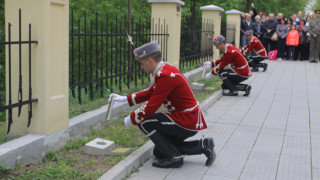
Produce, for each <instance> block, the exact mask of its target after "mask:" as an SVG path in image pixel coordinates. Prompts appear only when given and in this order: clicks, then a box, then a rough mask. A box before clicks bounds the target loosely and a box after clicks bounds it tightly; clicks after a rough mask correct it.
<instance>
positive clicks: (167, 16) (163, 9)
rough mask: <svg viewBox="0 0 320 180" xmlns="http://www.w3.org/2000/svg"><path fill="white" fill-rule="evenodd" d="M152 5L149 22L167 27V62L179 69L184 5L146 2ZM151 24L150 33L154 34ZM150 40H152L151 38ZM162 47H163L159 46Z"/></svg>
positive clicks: (168, 1) (166, 0)
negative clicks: (182, 8)
mask: <svg viewBox="0 0 320 180" xmlns="http://www.w3.org/2000/svg"><path fill="white" fill-rule="evenodd" d="M148 2H149V3H152V9H151V20H152V21H153V22H155V23H156V22H158V21H159V20H160V24H163V22H164V21H165V24H166V25H167V26H168V31H167V32H166V33H168V34H169V36H168V38H167V42H166V43H167V45H164V46H166V48H165V49H166V50H167V52H166V55H167V62H169V63H171V64H173V65H174V66H175V67H176V68H179V59H180V38H181V37H180V36H181V6H183V5H184V2H183V1H180V0H148ZM152 24H153V23H151V32H152V33H155V32H156V31H157V29H156V28H155V26H153V25H152ZM151 39H154V38H153V37H152V36H151ZM159 43H161V42H159ZM161 46H163V45H161Z"/></svg>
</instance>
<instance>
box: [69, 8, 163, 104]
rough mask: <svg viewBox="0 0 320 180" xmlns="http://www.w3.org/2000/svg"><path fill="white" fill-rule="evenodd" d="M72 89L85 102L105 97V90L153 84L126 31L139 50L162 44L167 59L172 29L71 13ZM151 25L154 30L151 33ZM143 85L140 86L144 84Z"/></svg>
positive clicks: (139, 22)
mask: <svg viewBox="0 0 320 180" xmlns="http://www.w3.org/2000/svg"><path fill="white" fill-rule="evenodd" d="M70 18H71V19H70V23H71V24H70V25H71V27H70V35H69V37H70V81H69V82H70V89H71V92H72V96H73V97H74V98H75V97H77V98H78V101H79V103H80V104H81V102H82V96H84V95H86V94H88V95H89V96H90V99H91V100H93V99H94V98H95V97H104V94H105V91H111V92H113V91H114V89H115V88H117V89H118V90H119V91H122V89H123V87H126V88H128V89H129V88H130V86H132V85H133V83H134V86H137V85H138V80H139V81H141V82H140V83H141V84H145V83H147V82H145V81H150V78H149V75H147V74H146V73H144V72H143V71H142V70H141V69H140V66H139V64H138V63H137V61H136V60H135V59H134V55H133V53H132V50H131V48H130V45H129V42H128V41H127V34H126V31H127V32H128V34H129V35H130V36H132V38H133V43H134V45H135V46H136V47H138V46H141V45H143V44H145V43H147V42H149V41H150V40H152V39H156V40H158V42H159V44H160V45H161V48H162V52H163V56H164V60H166V48H167V45H166V43H167V36H168V33H167V32H168V27H167V25H166V24H165V21H164V22H160V20H159V21H157V22H155V20H152V21H150V19H142V18H138V19H135V18H133V17H132V18H130V21H129V19H128V18H127V17H118V16H115V17H111V16H109V15H108V14H107V13H106V14H98V13H95V14H93V15H92V14H90V15H88V14H87V13H86V12H74V11H71V15H70ZM151 26H152V27H153V29H154V30H153V31H151ZM140 83H139V84H140Z"/></svg>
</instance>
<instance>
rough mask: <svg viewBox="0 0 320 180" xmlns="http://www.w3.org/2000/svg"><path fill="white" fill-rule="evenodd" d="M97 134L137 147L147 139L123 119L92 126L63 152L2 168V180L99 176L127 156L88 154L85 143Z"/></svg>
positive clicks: (49, 153)
mask: <svg viewBox="0 0 320 180" xmlns="http://www.w3.org/2000/svg"><path fill="white" fill-rule="evenodd" d="M97 137H99V138H103V139H109V140H112V141H114V142H115V143H116V144H117V147H130V148H133V149H134V150H135V149H137V148H139V147H140V146H142V145H143V144H145V143H146V142H147V140H148V138H147V137H146V136H144V135H143V133H142V132H141V131H140V130H139V129H138V128H129V129H126V127H125V126H124V125H123V122H122V118H121V119H119V120H117V121H110V122H108V123H107V124H106V126H104V127H102V128H100V129H92V132H91V133H90V134H89V135H88V136H87V137H84V138H80V139H78V140H75V141H68V142H67V143H66V145H65V147H64V148H62V149H61V150H60V151H57V152H47V153H46V155H45V157H44V160H43V162H42V163H39V164H33V165H28V166H21V167H17V168H15V169H9V168H4V170H0V179H2V178H3V179H98V178H99V177H100V176H102V174H104V173H105V172H106V171H108V170H109V169H110V168H111V167H113V166H114V165H116V164H117V163H118V162H120V161H121V160H123V159H124V158H125V157H126V156H93V155H87V154H85V153H84V152H83V149H82V148H83V145H84V144H86V143H87V142H89V141H91V140H93V139H95V138H97Z"/></svg>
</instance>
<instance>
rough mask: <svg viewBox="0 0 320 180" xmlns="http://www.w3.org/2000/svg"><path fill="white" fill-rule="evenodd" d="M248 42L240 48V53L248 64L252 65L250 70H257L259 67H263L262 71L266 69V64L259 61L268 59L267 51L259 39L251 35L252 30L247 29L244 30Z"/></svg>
mask: <svg viewBox="0 0 320 180" xmlns="http://www.w3.org/2000/svg"><path fill="white" fill-rule="evenodd" d="M245 35H246V36H247V40H248V41H249V44H247V45H246V46H245V47H243V48H242V49H241V53H242V54H243V55H244V56H245V57H246V59H247V61H248V63H249V66H250V67H253V69H252V70H251V71H252V72H257V71H259V67H261V68H263V72H265V71H266V70H267V67H268V64H267V63H261V61H263V60H265V59H268V57H267V51H266V49H265V48H264V47H263V45H262V43H261V42H260V40H259V39H258V38H257V37H255V36H253V31H252V30H249V31H246V32H245Z"/></svg>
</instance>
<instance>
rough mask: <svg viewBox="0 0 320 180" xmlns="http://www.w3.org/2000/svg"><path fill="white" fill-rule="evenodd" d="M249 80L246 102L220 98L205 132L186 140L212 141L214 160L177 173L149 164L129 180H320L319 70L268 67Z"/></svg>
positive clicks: (194, 160)
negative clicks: (213, 143) (203, 136)
mask: <svg viewBox="0 0 320 180" xmlns="http://www.w3.org/2000/svg"><path fill="white" fill-rule="evenodd" d="M268 63H269V68H268V70H267V71H266V72H256V73H254V74H253V77H252V78H250V80H248V82H250V84H251V85H252V87H253V88H252V91H251V94H250V96H249V97H243V96H242V95H241V96H238V97H222V98H220V99H219V100H218V101H217V102H216V103H215V104H213V105H212V107H210V108H209V109H208V110H207V111H206V112H204V114H205V118H206V121H207V123H208V125H209V128H208V129H207V130H205V131H202V132H200V133H198V134H197V135H196V136H195V137H192V138H190V139H198V138H200V137H202V135H205V136H206V137H208V136H211V137H213V138H214V140H215V143H216V148H215V149H216V152H217V159H216V161H215V162H214V163H213V165H212V166H211V167H206V166H205V165H204V163H205V160H206V158H205V156H204V155H197V156H188V157H185V158H184V159H185V162H184V165H183V166H182V167H181V168H176V169H159V168H154V167H152V166H151V164H152V162H153V161H154V159H153V158H151V159H150V160H148V161H147V162H146V163H145V164H144V165H143V166H142V167H140V168H139V169H138V170H137V172H136V173H133V174H132V175H130V176H129V177H128V179H130V180H137V179H139V180H140V179H141V180H149V179H152V180H157V179H159V180H160V179H166V180H170V179H172V180H173V179H174V180H178V179H181V180H186V179H192V180H197V179H199V180H211V179H218V180H233V179H241V180H242V179H243V180H245V179H248V180H256V179H257V180H263V179H266V180H269V179H279V180H282V179H283V180H286V179H288V180H294V179H299V180H302V179H313V180H316V179H320V64H310V63H309V62H307V61H303V62H300V61H297V62H296V61H268Z"/></svg>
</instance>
